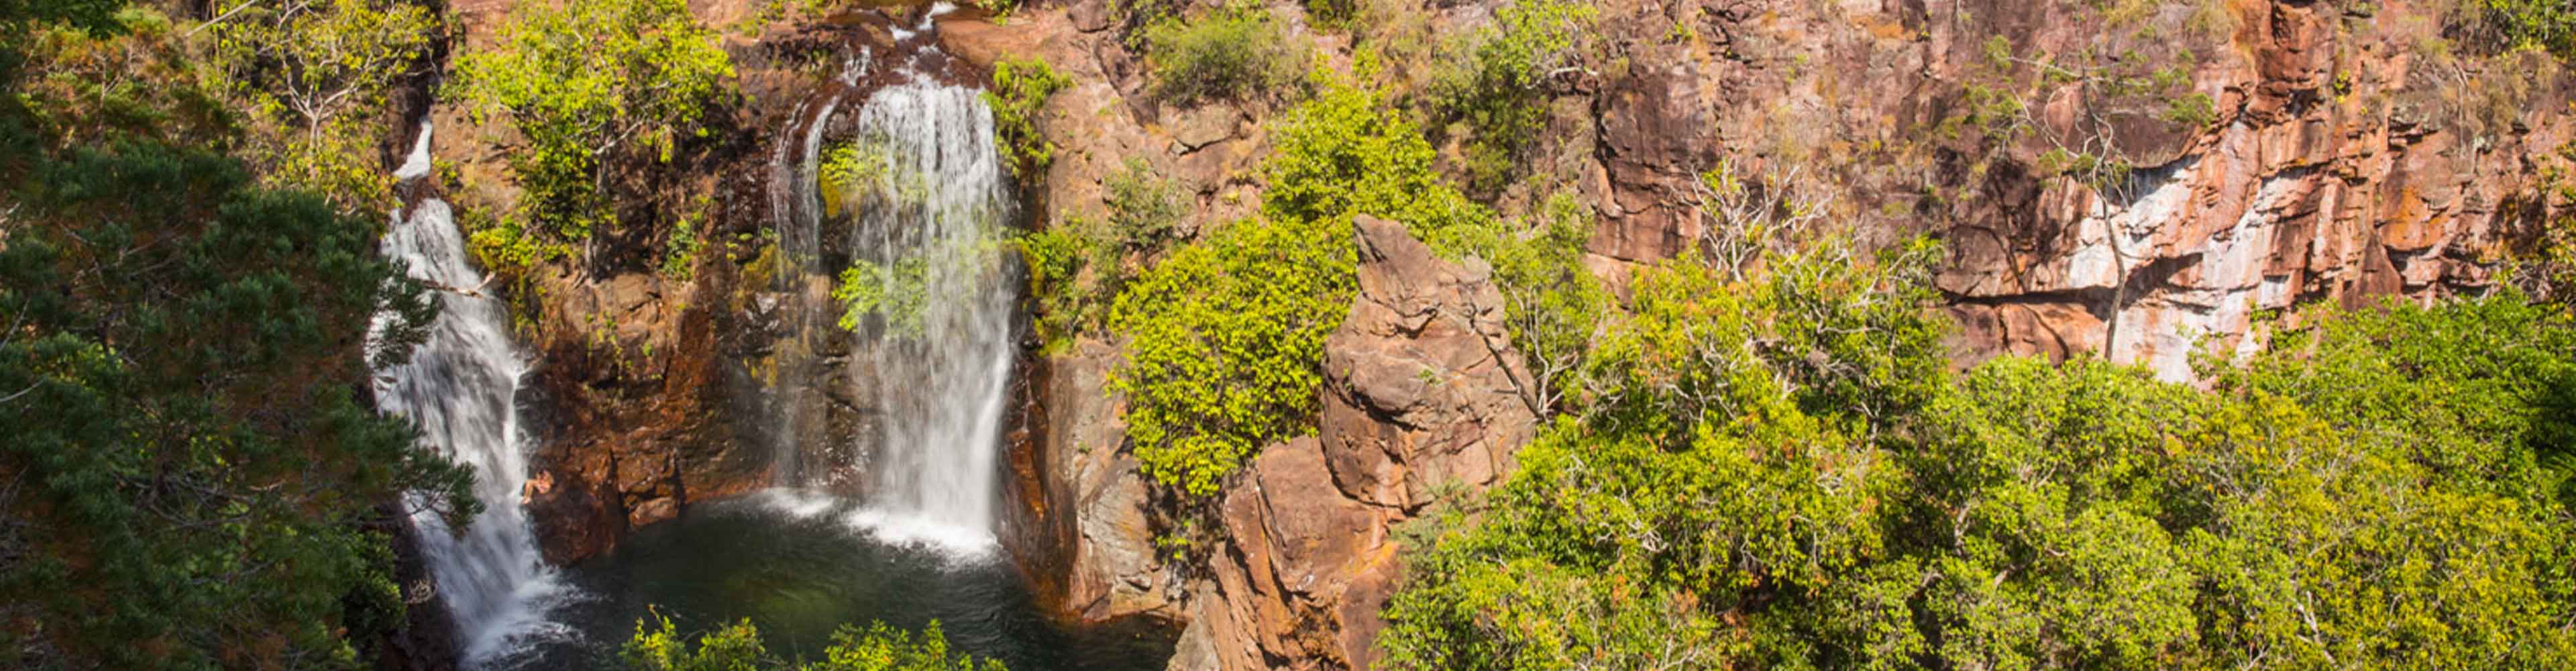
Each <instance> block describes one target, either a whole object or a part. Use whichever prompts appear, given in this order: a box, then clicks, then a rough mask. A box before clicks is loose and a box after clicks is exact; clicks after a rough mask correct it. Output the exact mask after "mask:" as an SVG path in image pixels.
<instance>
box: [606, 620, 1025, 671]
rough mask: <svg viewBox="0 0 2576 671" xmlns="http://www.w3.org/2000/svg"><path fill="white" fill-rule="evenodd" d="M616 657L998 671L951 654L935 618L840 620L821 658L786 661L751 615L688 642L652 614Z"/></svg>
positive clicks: (665, 664) (660, 664)
mask: <svg viewBox="0 0 2576 671" xmlns="http://www.w3.org/2000/svg"><path fill="white" fill-rule="evenodd" d="M617 657H618V659H619V660H620V661H622V662H624V663H625V665H626V668H627V669H630V670H631V671H767V670H773V669H774V670H780V671H786V670H793V671H1003V667H1002V662H1001V661H1000V660H992V659H987V660H984V661H983V662H982V663H980V664H979V663H977V662H976V661H975V658H974V657H973V656H972V655H967V654H964V653H957V654H953V655H952V654H950V653H949V651H948V636H947V635H946V634H943V633H941V632H940V630H939V623H938V622H937V621H932V622H931V623H930V628H929V629H926V630H923V631H922V632H921V634H920V635H919V636H914V635H913V634H912V632H908V631H903V630H899V629H895V628H893V627H889V626H886V624H885V623H883V622H875V623H870V624H869V625H868V627H867V628H866V629H861V628H858V627H855V626H849V625H843V626H842V627H841V629H840V630H839V631H835V632H832V644H831V646H830V647H828V648H825V649H824V650H823V658H822V659H818V660H812V661H805V662H789V661H784V660H780V659H778V658H777V657H775V656H773V655H771V654H770V652H769V649H768V646H767V645H766V644H763V643H762V642H761V640H760V630H759V629H758V628H756V627H753V626H752V625H751V621H750V620H743V621H740V622H736V623H734V624H730V625H726V626H723V627H719V628H717V629H716V630H714V631H710V632H707V633H705V634H701V635H699V636H698V642H697V645H695V646H691V645H690V644H689V642H688V640H687V639H686V638H685V637H683V636H681V635H680V632H679V628H678V627H676V626H674V625H672V624H671V618H668V617H661V616H659V615H656V616H654V617H653V618H652V619H651V620H648V621H643V622H637V623H635V637H634V638H631V639H628V640H627V641H626V643H625V645H622V646H620V647H619V648H618V650H617Z"/></svg>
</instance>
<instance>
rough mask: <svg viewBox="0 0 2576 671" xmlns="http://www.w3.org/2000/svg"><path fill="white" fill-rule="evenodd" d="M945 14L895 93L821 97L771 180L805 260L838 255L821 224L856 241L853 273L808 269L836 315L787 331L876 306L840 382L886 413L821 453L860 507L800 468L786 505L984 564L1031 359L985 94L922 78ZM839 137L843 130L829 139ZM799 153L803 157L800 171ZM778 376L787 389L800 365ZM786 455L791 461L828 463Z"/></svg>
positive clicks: (851, 253) (798, 289) (912, 37)
mask: <svg viewBox="0 0 2576 671" xmlns="http://www.w3.org/2000/svg"><path fill="white" fill-rule="evenodd" d="M938 12H939V10H936V9H934V10H933V11H932V12H930V13H929V14H928V15H927V16H925V17H924V18H923V19H922V20H921V23H920V24H919V25H917V26H916V27H914V28H913V29H912V30H909V31H904V33H903V34H902V35H901V36H900V37H901V38H902V39H901V40H900V41H901V42H903V45H902V46H906V47H910V48H912V49H914V50H915V51H914V52H913V53H912V54H910V55H909V57H907V58H903V59H901V60H897V61H893V62H895V63H897V65H896V66H895V70H894V71H893V72H891V73H884V74H885V75H887V76H889V77H890V78H891V81H890V82H889V83H885V84H883V85H882V86H881V87H878V88H875V89H874V90H873V92H871V93H869V94H867V96H866V97H865V98H863V99H858V100H857V101H856V102H855V103H854V104H844V102H843V101H842V99H841V96H842V95H844V94H845V93H846V91H842V92H835V93H833V94H831V95H830V96H828V97H826V98H824V99H822V100H821V101H820V102H819V103H816V102H812V101H809V102H808V104H807V106H806V108H805V109H807V110H818V111H814V112H813V116H811V117H807V118H806V119H805V123H807V124H809V125H808V126H807V128H806V129H805V132H804V133H801V137H797V138H795V139H796V140H801V141H802V144H801V145H800V146H797V147H795V148H794V149H795V151H791V150H790V148H789V147H785V146H782V147H781V148H780V149H779V150H778V153H777V155H776V156H775V157H774V161H775V162H774V164H773V167H774V172H773V176H774V177H777V178H785V179H786V180H787V181H785V182H784V183H783V184H779V183H774V184H773V185H772V189H773V191H772V205H773V210H775V211H776V212H777V214H778V216H780V217H781V219H780V221H779V227H780V229H781V230H780V233H779V237H780V239H781V242H782V247H784V251H785V256H786V257H787V258H788V259H791V260H792V261H791V263H804V262H813V261H814V260H815V259H820V258H822V257H823V256H825V255H824V254H823V253H822V251H821V249H820V246H821V245H822V243H821V242H820V240H821V239H822V237H823V236H821V235H819V234H818V230H819V227H821V226H840V225H846V226H848V227H849V228H848V229H847V230H848V231H849V236H848V238H847V239H848V247H849V249H848V250H846V251H847V253H848V257H849V258H850V259H851V265H850V267H849V268H846V269H844V268H822V267H815V268H813V269H811V270H809V271H807V272H815V273H823V274H829V275H831V276H833V277H834V279H835V286H836V287H838V289H837V293H838V294H840V295H836V296H835V298H836V300H835V304H833V305H830V306H829V309H828V310H827V311H826V314H825V315H824V318H821V319H811V318H802V319H800V318H795V317H790V318H789V319H788V322H789V323H791V324H796V325H797V326H799V327H801V328H802V329H803V330H815V329H834V328H840V327H842V326H844V324H842V323H841V322H843V321H844V320H843V319H840V318H839V317H841V316H842V315H843V314H844V310H845V306H844V305H842V304H840V301H842V300H847V299H851V298H853V297H859V296H864V298H859V299H858V300H859V301H860V302H861V303H862V305H863V306H864V307H863V308H862V309H859V310H857V311H856V314H855V315H854V316H853V317H852V318H851V319H849V320H848V321H849V322H850V323H849V324H847V326H850V327H851V330H853V331H854V332H855V333H854V334H853V335H854V336H855V340H856V342H855V344H854V345H853V346H852V347H851V353H850V355H849V356H848V358H847V359H846V361H843V362H842V366H841V373H842V374H843V375H845V376H846V379H845V382H846V383H847V384H849V385H850V387H851V388H854V389H861V390H864V392H863V394H862V396H863V397H864V398H866V399H868V400H869V401H870V402H871V403H872V407H871V408H870V410H871V413H870V417H871V421H869V422H866V423H865V425H864V426H862V427H861V429H860V433H861V435H859V436H856V437H855V439H856V440H858V441H860V442H861V444H860V445H857V446H855V447H856V448H857V449H849V450H838V451H834V450H824V451H822V452H824V453H845V454H848V455H851V456H849V457H847V459H848V460H849V463H842V464H829V465H817V466H832V467H837V468H839V469H841V471H842V472H848V473H853V474H856V475H857V476H860V477H863V479H864V480H865V483H864V486H863V487H861V488H859V489H860V491H862V492H863V494H862V500H859V501H843V500H840V499H838V498H836V497H832V496H830V495H828V494H823V493H820V492H818V491H816V488H817V487H818V486H821V485H825V484H828V483H825V482H820V481H819V480H821V479H822V476H820V475H819V474H817V473H816V472H814V471H816V469H815V468H810V467H807V468H797V467H794V466H792V465H791V466H788V467H783V468H782V469H781V472H782V473H786V474H789V475H790V476H791V477H787V478H783V479H782V480H781V482H780V484H782V485H788V486H790V487H794V488H795V489H787V490H780V491H775V492H773V493H772V494H771V497H772V500H773V501H774V502H776V503H777V504H778V507H780V508H781V509H783V510H785V511H787V512H790V513H793V514H797V515H819V514H824V513H826V512H836V513H839V514H843V515H845V516H846V519H847V520H848V521H849V522H850V523H851V524H853V525H855V526H858V527H861V528H864V529H866V530H868V531H870V532H872V533H874V534H875V535H877V536H878V537H879V538H881V539H883V540H886V541H888V542H893V543H898V544H909V545H926V546H931V547H935V548H938V549H941V550H945V551H948V552H950V553H951V554H952V555H957V556H981V555H983V554H987V553H988V552H989V551H990V549H991V548H993V547H994V546H995V540H994V539H995V537H994V522H995V520H994V508H995V507H996V506H997V505H998V503H999V501H1000V494H999V491H998V489H997V487H998V483H997V480H998V475H999V474H998V470H999V465H998V458H999V453H1000V439H1001V431H1002V427H1001V423H1002V417H1003V414H1004V413H1003V410H1004V405H1005V401H1006V399H1007V396H1008V393H1009V392H1008V384H1009V380H1010V374H1011V362H1012V359H1013V357H1014V356H1015V354H1016V346H1015V341H1014V338H1013V333H1012V316H1013V309H1014V306H1015V301H1016V297H1015V294H1014V291H1015V288H1016V286H1015V282H1014V281H1013V279H1012V277H1011V275H1010V272H1009V266H1008V264H1007V263H1006V259H1007V258H1008V254H1006V253H1005V252H1006V249H1007V248H1006V243H1007V239H1006V237H1005V236H1006V235H1007V234H1008V227H1007V224H1008V221H1009V218H1010V216H1011V215H1012V213H1013V207H1012V200H1011V198H1010V190H1009V187H1008V185H1009V182H1008V181H1007V180H1008V179H1009V174H1008V172H1007V170H1006V169H1005V168H1004V166H1003V164H1002V156H1001V154H1000V152H999V151H998V150H997V148H996V145H995V141H994V127H993V115H992V111H991V110H990V109H989V108H987V107H986V106H985V105H984V102H983V99H982V94H981V91H980V90H978V89H975V88H972V87H965V86H956V85H951V84H945V83H942V82H940V81H938V79H937V78H936V77H934V76H932V75H931V74H928V73H926V72H924V70H925V69H928V67H929V66H924V65H923V63H925V62H929V63H938V62H941V61H944V60H945V56H944V55H942V54H939V53H938V52H937V49H936V47H935V46H933V45H931V44H929V40H927V39H922V38H920V37H918V36H919V35H922V34H925V33H928V32H930V31H931V30H932V29H933V26H932V24H931V21H930V18H929V17H931V16H936V15H937V14H938ZM864 59H865V56H864V55H863V57H862V60H861V61H854V62H853V66H852V67H851V68H850V69H849V70H847V71H845V72H844V75H843V81H844V82H845V83H849V84H855V83H856V82H857V81H858V80H859V79H860V78H861V77H862V76H863V75H866V74H868V73H867V72H866V68H867V65H866V63H865V62H864ZM882 78H886V77H881V79H882ZM850 90H855V88H853V89H850ZM849 95H855V94H849ZM844 108H846V109H847V110H849V111H850V113H851V114H853V115H854V119H851V120H850V123H846V124H838V125H836V124H835V123H834V121H835V119H834V118H833V116H832V115H833V112H834V111H835V110H836V109H844ZM827 130H837V131H842V132H840V133H838V134H837V137H831V138H827V132H826V131H827ZM827 145H828V147H827ZM791 155H792V156H793V158H796V159H800V160H798V161H797V162H795V163H794V164H792V165H791V164H790V162H789V159H790V158H791ZM824 166H830V167H828V168H826V167H824ZM827 174H828V175H831V176H832V177H829V178H826V177H825V175H827ZM825 182H830V183H829V184H825ZM808 227H814V228H808ZM845 270H846V271H847V272H848V275H846V276H844V275H843V272H844V271H845ZM805 283H806V281H805V280H788V281H785V282H782V284H781V285H780V287H779V288H780V289H781V290H783V291H788V292H791V293H790V294H789V297H788V298H789V300H805V297H808V296H810V295H811V294H812V292H811V291H810V290H808V289H806V288H805ZM795 330H798V329H797V328H796V327H791V331H795ZM789 337H790V338H794V339H795V340H794V341H792V342H791V343H790V345H791V346H789V347H786V348H784V350H786V351H793V352H811V351H812V342H813V336H811V335H809V334H803V333H795V334H791V335H790V336H789ZM782 358H785V357H784V355H783V354H782ZM780 370H781V371H782V372H781V377H782V378H785V377H787V376H788V373H787V372H786V371H789V370H790V367H789V366H787V365H784V364H782V365H781V366H780ZM800 384H801V383H799V382H796V381H792V380H786V379H781V380H779V381H778V382H777V383H776V385H775V387H776V390H777V391H776V392H775V393H777V394H779V395H780V398H782V399H791V400H792V398H793V397H792V396H788V395H789V394H794V393H802V392H801V391H800V390H801V387H800V386H799V385H800ZM787 405H790V406H793V405H795V404H793V403H787ZM781 419H782V423H785V424H789V425H790V426H789V427H788V428H786V429H784V430H782V431H780V432H779V433H780V435H783V436H790V437H794V436H805V435H811V434H809V433H808V432H806V431H803V430H801V427H798V426H795V423H796V422H799V421H812V420H811V419H810V418H800V417H799V416H798V415H797V414H796V411H795V410H793V409H792V408H791V409H788V410H787V411H786V412H785V413H784V415H783V416H782V418H781ZM791 439H792V438H791ZM779 454H780V455H781V457H780V458H781V459H782V460H786V461H789V463H791V464H792V460H795V459H798V458H800V456H799V455H811V454H815V452H814V451H807V450H798V449H793V448H790V449H782V450H780V451H779ZM861 459H864V461H863V462H862V461H860V460H861Z"/></svg>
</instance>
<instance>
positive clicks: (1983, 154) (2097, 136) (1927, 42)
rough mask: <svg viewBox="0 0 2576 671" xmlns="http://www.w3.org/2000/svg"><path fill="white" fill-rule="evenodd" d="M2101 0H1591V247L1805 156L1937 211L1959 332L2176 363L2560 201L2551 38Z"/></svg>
mask: <svg viewBox="0 0 2576 671" xmlns="http://www.w3.org/2000/svg"><path fill="white" fill-rule="evenodd" d="M2096 4H2098V3H2073V2H2036V3H2034V2H2016V1H2002V0H1953V1H1946V2H1945V1H1937V0H1936V1H1931V2H1904V3H1896V2H1889V3H1877V2H1844V3H1836V4H1833V5H1813V4H1807V3H1683V4H1678V5H1630V4H1628V3H1610V4H1608V5H1603V6H1602V12H1603V15H1604V18H1603V24H1604V26H1606V27H1607V29H1606V30H1604V31H1603V33H1604V35H1605V38H1604V39H1605V41H1606V42H1607V43H1608V44H1607V50H1608V51H1609V53H1611V54H1612V55H1613V56H1614V57H1624V58H1625V59H1626V60H1627V62H1628V63H1629V65H1628V66H1627V68H1626V70H1625V71H1624V72H1603V73H1601V77H1602V80H1601V81H1600V82H1599V84H1598V86H1599V89H1600V90H1599V93H1597V94H1592V95H1590V96H1589V98H1590V101H1591V109H1590V110H1589V113H1590V116H1592V117H1594V118H1597V119H1598V123H1597V124H1595V125H1593V128H1596V129H1597V133H1596V137H1593V138H1589V139H1587V140H1585V141H1584V142H1583V143H1584V144H1590V145H1596V146H1597V150H1594V151H1593V154H1594V156H1595V157H1596V158H1597V159H1598V162H1597V163H1595V164H1593V165H1590V166H1585V168H1584V170H1585V173H1586V175H1587V177H1586V178H1585V179H1584V180H1582V181H1583V183H1584V184H1586V192H1587V195H1589V196H1593V198H1592V200H1594V201H1595V202H1597V203H1600V207H1601V213H1602V215H1603V216H1602V218H1601V220H1600V221H1601V226H1600V233H1599V235H1597V236H1596V238H1595V241H1594V245H1593V251H1595V252H1596V253H1598V254H1601V255H1603V256H1605V257H1610V258H1614V259H1619V260H1622V261H1630V262H1635V261H1649V260H1653V259H1656V258H1661V257H1664V256H1669V255H1671V254H1675V253H1678V252H1679V251H1681V250H1683V249H1685V248H1687V247H1689V246H1690V245H1691V244H1692V242H1693V241H1694V240H1695V239H1696V238H1697V237H1698V236H1700V235H1702V234H1703V233H1704V232H1705V231H1706V230H1707V229H1708V228H1709V227H1710V226H1711V225H1713V223H1714V222H1713V221H1712V218H1711V217H1710V216H1708V215H1709V213H1708V212H1706V211H1705V209H1704V208H1702V207H1701V206H1702V205H1703V201H1704V198H1703V197H1702V193H1701V192H1700V191H1698V190H1697V189H1696V188H1695V185H1694V183H1693V178H1694V175H1695V174H1696V173H1697V172H1699V171H1702V170H1707V169H1709V168H1711V167H1713V166H1717V165H1720V164H1721V163H1726V164H1731V165H1733V166H1734V167H1736V168H1737V169H1738V170H1739V172H1745V173H1751V174H1754V175H1757V179H1761V178H1766V177H1767V178H1778V177H1781V176H1783V175H1786V174H1789V173H1792V172H1802V173H1803V174H1804V176H1806V177H1808V178H1811V179H1813V180H1814V181H1818V182H1823V183H1827V184H1830V185H1832V186H1828V187H1827V188H1826V191H1827V193H1826V195H1827V196H1829V197H1830V198H1831V200H1832V205H1833V206H1834V207H1833V209H1834V210H1835V212H1836V219H1838V220H1841V221H1845V222H1849V223H1850V224H1851V228H1852V229H1853V231H1852V232H1853V233H1854V234H1855V235H1858V236H1859V237H1862V238H1866V239H1877V240H1886V239H1892V238H1895V237H1901V236H1904V235H1910V234H1918V233H1919V234H1931V235H1935V236H1937V237H1940V238H1942V239H1944V241H1945V242H1946V243H1947V246H1948V248H1949V250H1950V251H1951V254H1952V256H1951V260H1950V262H1949V265H1948V268H1947V270H1946V272H1944V273H1942V275H1941V276H1940V278H1939V281H1938V286H1939V288H1940V289H1941V290H1942V291H1944V292H1945V293H1946V294H1948V295H1949V297H1950V298H1951V302H1952V305H1951V312H1952V313H1953V314H1954V315H1955V316H1956V317H1957V318H1958V319H1959V321H1960V323H1961V324H1962V326H1963V327H1964V329H1963V330H1964V332H1963V333H1962V337H1961V341H1960V343H1959V344H1960V354H1961V358H1962V359H1963V360H1964V361H1973V360H1976V359H1981V358H1984V357H1986V356H1992V355H1994V354H1999V353H2016V354H2038V355H2047V356H2051V357H2055V358H2064V357H2066V356H2071V355H2079V354H2090V355H2096V356H2102V357H2106V358H2109V359H2111V360H2113V361H2118V362H2123V363H2137V364H2141V365H2145V366H2148V367H2151V368H2153V369H2154V370H2156V371H2157V372H2158V374H2159V375H2161V376H2163V377H2166V378H2167V379H2176V380H2179V379H2185V378H2187V377H2189V375H2190V370H2189V364H2188V359H2189V355H2190V353H2191V352H2193V351H2195V349H2194V348H2195V346H2196V345H2195V343H2198V345H2197V346H2199V347H2208V348H2213V349H2214V350H2215V351H2220V352H2225V351H2230V350H2231V349H2233V348H2240V347H2250V346H2253V345H2254V344H2255V343H2254V342H2253V341H2251V340H2247V339H2246V338H2244V336H2245V335H2246V334H2248V333H2249V331H2252V330H2253V328H2252V324H2251V318H2252V315H2254V314H2256V313H2258V312H2260V311H2263V310H2272V309H2279V308H2285V307H2290V306H2293V305H2295V304H2303V303H2309V302H2317V301H2326V302H2333V303H2339V304H2341V305H2344V306H2347V307H2359V306H2364V305H2368V304H2371V303H2372V302H2374V301H2376V300H2377V299H2378V297H2382V296H2402V297H2405V298H2409V299H2415V300H2430V299H2433V298H2437V297H2440V296H2446V295H2452V294H2456V293H2460V292H2465V291H2477V290H2480V289H2482V288H2483V287H2485V286H2487V285H2488V284H2489V283H2490V282H2491V281H2492V270H2493V268H2494V263H2495V262H2497V261H2498V260H2500V258H2501V256H2502V253H2503V252H2504V247H2505V245H2506V243H2508V242H2509V241H2510V239H2511V238H2512V236H2514V235H2515V234H2517V233H2519V232H2521V231H2522V230H2524V229H2527V228H2528V225H2529V224H2534V223H2536V222H2537V220H2538V214H2539V212H2541V211H2544V210H2547V209H2550V208H2551V207H2553V206H2562V205H2561V204H2555V203H2549V202H2545V200H2542V198H2541V196H2539V195H2536V194H2535V191H2536V188H2535V187H2536V186H2537V185H2536V184H2535V182H2534V181H2533V178H2534V177H2535V176H2536V175H2537V174H2538V173H2539V169H2538V165H2537V163H2538V162H2540V161H2545V160H2548V159H2547V158H2546V157H2547V156H2548V155H2549V153H2550V152H2551V150H2552V149H2553V148H2555V147H2557V146H2559V145H2560V144H2561V143H2562V142H2563V141H2564V140H2565V139H2566V138H2565V134H2566V130H2567V129H2566V128H2565V127H2564V124H2562V123H2558V122H2557V117H2556V116H2555V115H2550V114H2547V113H2548V112H2555V111H2559V110H2563V109H2564V108H2565V97H2564V95H2563V92H2562V91H2560V90H2558V82H2559V81H2560V80H2561V77H2559V76H2558V74H2557V70H2558V67H2559V66H2558V65H2557V64H2556V63H2555V62H2554V61H2552V60H2551V59H2549V58H2547V57H2545V56H2538V55H2530V56H2514V55H2502V56H2493V57H2483V58H2480V57H2470V56H2468V55H2466V54H2464V53H2461V52H2462V51H2465V50H2469V49H2472V48H2473V47H2471V46H2469V45H2468V44H2467V43H2464V42H2450V41H2445V38H2446V37H2450V38H2457V37H2458V35H2456V34H2453V33H2446V32H2444V28H2443V26H2444V21H2445V19H2444V18H2443V16H2442V15H2440V14H2438V13H2437V12H2436V11H2435V10H2434V9H2432V8H2428V7H2426V6H2425V5H2426V4H2427V3H2409V2H2378V3H2320V2H2290V1H2281V2H2205V3H2202V2H2177V3H2137V4H2139V7H2138V8H2137V9H2136V10H2135V12H2134V13H2131V14H2114V13H2113V12H2112V11H2111V10H2109V9H2104V8H2097V7H2095V6H2094V5H2096ZM2454 20H2456V18H2454ZM1664 26H1671V28H1670V29H1669V30H1670V31H1671V32H1666V30H1665V29H1664V28H1663V27H1664ZM1684 27H1689V28H1692V29H1694V31H1695V36H1693V37H1690V38H1687V39H1681V38H1675V37H1673V35H1675V34H1678V33H1679V32H1680V31H1682V29H1683V28H1684ZM2042 72H2045V73H2046V75H2047V76H2045V77H2042V76H2038V75H2037V74H2034V73H2042ZM2124 87H2126V88H2127V89H2130V90H2124ZM2202 101H2205V102H2206V105H2205V108H2203V106H2202V105H2201V102H2202ZM1999 105H2009V106H2010V107H2008V108H2006V109H2005V110H2002V111H2001V112H2000V116H2002V117H2005V118H2001V119H1997V118H1994V117H1995V116H1998V110H1996V109H1995V107H1997V106H1999ZM2194 108H2202V110H2201V111H2195V109H2194ZM2204 112H2205V113H2204ZM1979 115H1985V117H1984V118H1980V117H1979ZM1565 121H1566V120H1564V119H1560V123H1559V124H1558V126H1557V130H1560V131H1575V132H1578V133H1579V132H1580V131H1581V130H1583V128H1582V127H1581V126H1575V125H1569V124H1567V123H1564V122H1565ZM1999 126H2001V127H2006V128H2000V129H1999ZM1999 130H2000V131H2001V132H1998V131H1999ZM2087 159H2092V160H2099V161H2101V162H2104V163H2111V162H2117V163H2119V164H2121V165H2123V166H2126V167H2129V168H2132V170H2130V171H2128V172H2126V173H2125V174H2123V173H2120V172H2117V171H2110V170H2092V171H2086V170H2083V169H2080V168H2079V169H2076V170H2069V169H2066V168H2065V165H2066V164H2067V163H2069V162H2070V160H2072V162H2075V163H2078V164H2081V163H2082V162H2083V161H2084V160H2087ZM2204 336H2207V337H2208V338H2209V339H2207V340H2203V339H2202V338H2203V337H2204Z"/></svg>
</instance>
